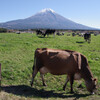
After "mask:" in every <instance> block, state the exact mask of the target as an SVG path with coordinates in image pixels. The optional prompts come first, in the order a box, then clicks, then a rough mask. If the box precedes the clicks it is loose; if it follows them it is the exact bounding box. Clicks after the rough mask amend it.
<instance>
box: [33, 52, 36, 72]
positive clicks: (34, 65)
mask: <svg viewBox="0 0 100 100" xmlns="http://www.w3.org/2000/svg"><path fill="white" fill-rule="evenodd" d="M35 67H36V53H35V54H34V64H33V71H34V69H35Z"/></svg>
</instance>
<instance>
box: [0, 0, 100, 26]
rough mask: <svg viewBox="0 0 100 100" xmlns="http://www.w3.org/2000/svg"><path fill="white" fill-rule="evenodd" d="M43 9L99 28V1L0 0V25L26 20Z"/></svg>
mask: <svg viewBox="0 0 100 100" xmlns="http://www.w3.org/2000/svg"><path fill="white" fill-rule="evenodd" d="M45 8H51V9H53V10H54V11H55V12H56V13H58V14H60V15H62V16H64V17H66V18H68V19H70V20H72V21H74V22H77V23H80V24H83V25H87V26H91V27H95V28H100V0H0V23H1V22H6V21H10V20H16V19H23V18H27V17H30V16H32V15H34V14H36V13H37V12H39V11H41V10H42V9H45Z"/></svg>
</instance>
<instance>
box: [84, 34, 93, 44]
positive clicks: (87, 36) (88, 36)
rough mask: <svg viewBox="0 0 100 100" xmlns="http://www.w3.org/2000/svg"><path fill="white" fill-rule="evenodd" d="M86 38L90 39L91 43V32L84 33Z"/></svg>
mask: <svg viewBox="0 0 100 100" xmlns="http://www.w3.org/2000/svg"><path fill="white" fill-rule="evenodd" d="M84 39H85V40H86V41H88V43H90V41H91V34H90V33H85V34H84Z"/></svg>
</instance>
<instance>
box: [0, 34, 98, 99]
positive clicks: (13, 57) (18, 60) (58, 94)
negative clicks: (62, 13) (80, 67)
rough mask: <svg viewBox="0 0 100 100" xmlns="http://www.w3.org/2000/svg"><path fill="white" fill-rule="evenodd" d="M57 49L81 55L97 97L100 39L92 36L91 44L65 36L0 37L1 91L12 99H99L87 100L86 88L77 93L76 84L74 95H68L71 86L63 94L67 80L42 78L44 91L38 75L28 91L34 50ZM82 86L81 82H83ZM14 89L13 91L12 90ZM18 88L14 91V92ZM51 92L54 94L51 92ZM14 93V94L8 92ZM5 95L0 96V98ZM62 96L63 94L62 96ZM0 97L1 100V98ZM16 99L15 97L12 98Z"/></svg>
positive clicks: (1, 35)
mask: <svg viewBox="0 0 100 100" xmlns="http://www.w3.org/2000/svg"><path fill="white" fill-rule="evenodd" d="M43 47H44V48H56V49H70V50H75V51H78V52H81V53H82V54H84V55H85V56H86V57H87V59H88V61H89V65H90V68H91V70H92V72H93V75H94V76H95V77H97V78H98V93H97V94H99V95H100V85H99V84H100V77H99V75H100V68H99V67H100V35H99V36H93V35H92V41H91V43H90V44H88V43H86V42H84V39H83V37H78V36H76V37H72V36H67V35H66V34H65V35H64V36H56V37H55V38H53V36H50V37H49V38H39V37H37V36H36V35H35V34H20V35H19V34H13V33H9V34H0V63H1V64H2V85H3V86H7V85H9V87H3V89H4V90H5V91H6V92H7V93H9V91H10V93H12V95H11V94H7V95H9V96H11V97H12V98H17V97H18V98H17V99H19V98H21V99H26V98H28V99H32V98H31V97H35V98H51V99H55V98H58V99H61V98H63V99H66V98H68V99H73V98H79V99H82V98H84V99H91V98H94V99H95V98H96V99H98V98H99V95H94V96H88V95H86V94H87V93H88V92H87V91H86V88H84V89H78V88H77V86H78V83H77V82H75V83H76V84H74V90H75V92H76V93H77V94H74V95H71V94H70V93H68V92H69V89H70V86H69V84H68V87H67V89H66V92H64V91H63V90H62V86H63V84H64V82H65V78H66V76H65V75H63V76H53V75H50V74H47V75H45V80H46V83H47V87H43V86H42V82H41V78H40V76H39V73H38V75H37V76H36V78H35V81H34V87H33V88H30V87H29V85H30V80H31V73H32V65H33V62H34V51H35V49H36V48H43ZM82 84H83V86H84V87H85V85H84V81H82ZM12 85H14V86H15V87H12ZM16 88H17V89H16ZM7 89H8V90H7ZM28 90H29V91H30V92H29V91H28ZM52 90H53V91H52ZM11 91H13V92H11ZM14 91H16V92H14ZM2 93H3V95H6V93H5V92H1V95H2ZM62 93H63V94H62ZM1 95H0V97H1ZM14 95H15V96H14Z"/></svg>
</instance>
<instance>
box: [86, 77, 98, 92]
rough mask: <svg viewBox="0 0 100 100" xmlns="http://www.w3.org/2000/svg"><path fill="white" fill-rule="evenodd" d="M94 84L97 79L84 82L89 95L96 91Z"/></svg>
mask: <svg viewBox="0 0 100 100" xmlns="http://www.w3.org/2000/svg"><path fill="white" fill-rule="evenodd" d="M96 84H97V79H92V81H86V87H87V90H88V91H89V92H90V93H91V94H94V93H95V92H96V90H97V88H96Z"/></svg>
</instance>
